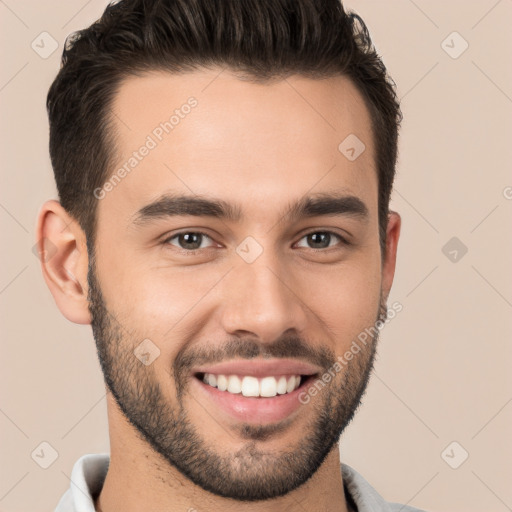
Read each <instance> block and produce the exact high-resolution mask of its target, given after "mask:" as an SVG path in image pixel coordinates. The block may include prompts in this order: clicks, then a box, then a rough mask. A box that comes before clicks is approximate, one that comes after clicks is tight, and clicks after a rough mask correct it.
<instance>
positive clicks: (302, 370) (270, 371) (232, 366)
mask: <svg viewBox="0 0 512 512" xmlns="http://www.w3.org/2000/svg"><path fill="white" fill-rule="evenodd" d="M320 371H321V369H319V367H318V366H315V365H312V364H309V363H306V362H303V361H297V360H295V359H238V360H233V361H225V362H222V363H216V364H211V365H204V366H200V367H197V368H194V370H193V372H194V373H213V374H222V375H251V376H253V377H265V376H270V375H315V374H317V373H319V372H320Z"/></svg>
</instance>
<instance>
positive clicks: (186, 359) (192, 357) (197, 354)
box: [173, 336, 336, 383]
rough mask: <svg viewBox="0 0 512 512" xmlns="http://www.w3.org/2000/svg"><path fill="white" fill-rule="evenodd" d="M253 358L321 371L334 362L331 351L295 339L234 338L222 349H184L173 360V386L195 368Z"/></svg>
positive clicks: (288, 337) (289, 337)
mask: <svg viewBox="0 0 512 512" xmlns="http://www.w3.org/2000/svg"><path fill="white" fill-rule="evenodd" d="M256 357H262V358H265V359H269V358H283V359H284V358H289V359H300V360H303V361H306V362H309V363H313V364H315V365H317V366H320V367H321V368H323V369H327V368H330V367H331V366H332V365H333V364H334V362H335V361H336V356H335V354H334V352H333V351H332V350H330V349H328V348H326V347H314V346H312V345H311V344H308V343H307V342H305V341H304V340H303V339H302V338H300V337H298V336H285V337H281V338H279V339H278V340H276V341H275V342H272V343H262V342H261V341H258V340H256V339H254V338H236V339H231V340H228V341H227V342H226V343H225V344H224V345H222V347H184V348H183V349H182V350H181V351H180V352H179V353H178V355H177V356H176V358H175V360H174V363H173V372H174V376H175V380H176V383H183V382H184V379H186V377H187V376H188V375H190V370H191V369H192V368H193V367H195V366H200V365H204V364H213V363H219V362H221V361H225V360H229V359H237V358H240V359H254V358H256Z"/></svg>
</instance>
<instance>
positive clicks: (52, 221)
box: [36, 200, 91, 324]
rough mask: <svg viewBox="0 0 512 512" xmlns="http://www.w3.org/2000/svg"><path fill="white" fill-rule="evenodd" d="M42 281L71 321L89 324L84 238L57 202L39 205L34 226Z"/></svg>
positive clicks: (82, 233) (75, 222)
mask: <svg viewBox="0 0 512 512" xmlns="http://www.w3.org/2000/svg"><path fill="white" fill-rule="evenodd" d="M36 238H37V248H38V253H39V259H40V261H41V270H42V272H43V277H44V280H45V281H46V284H47V285H48V288H49V289H50V292H51V294H52V295H53V298H54V299H55V303H56V304H57V307H58V308H59V309H60V311H61V313H62V314H63V315H64V316H65V317H66V318H67V319H68V320H70V321H71V322H74V323H77V324H90V323H91V316H90V313H89V307H88V300H87V294H88V286H87V269H88V255H87V245H86V237H85V234H84V232H83V230H82V229H81V227H80V226H79V224H78V222H77V221H76V220H75V219H74V218H73V217H71V216H70V215H69V214H68V213H67V211H66V210H64V208H63V207H62V206H61V205H60V203H59V202H58V201H54V200H51V201H47V202H46V203H44V205H43V206H42V208H41V210H40V212H39V215H38V218H37V228H36Z"/></svg>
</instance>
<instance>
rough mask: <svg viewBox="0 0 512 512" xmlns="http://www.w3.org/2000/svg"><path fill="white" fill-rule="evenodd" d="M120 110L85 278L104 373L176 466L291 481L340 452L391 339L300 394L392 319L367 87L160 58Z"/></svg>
mask: <svg viewBox="0 0 512 512" xmlns="http://www.w3.org/2000/svg"><path fill="white" fill-rule="evenodd" d="M191 98H192V99H191ZM112 111H113V113H114V114H115V115H114V117H113V119H114V129H115V133H116V141H117V143H116V147H115V155H116V159H117V166H116V167H115V168H114V169H112V171H111V174H110V175H109V183H110V185H108V184H107V185H106V186H104V187H103V188H102V189H101V190H97V191H96V195H97V197H98V198H99V199H98V210H97V218H98V226H97V235H96V239H95V254H94V255H91V256H92V257H91V259H90V267H89V275H88V279H89V299H90V311H91V315H92V318H93V321H92V325H93V332H94V336H95V339H96V344H97V348H98V354H99V357H100V362H101V366H102V369H103V372H104V376H105V380H106V383H107V386H108V388H109V390H110V392H111V393H112V395H113V396H114V398H115V400H116V402H117V404H118V406H119V409H120V411H122V414H123V415H124V419H125V420H126V421H127V422H129V423H130V424H131V426H132V427H133V428H134V429H135V430H136V431H137V432H138V434H140V436H141V437H142V438H143V439H144V440H145V441H147V443H148V449H152V450H154V452H155V453H156V454H158V460H159V461H160V463H161V464H164V465H165V464H168V465H171V466H173V467H175V468H177V469H178V470H179V471H180V472H181V473H182V474H184V475H185V476H187V477H188V478H189V479H190V480H192V481H193V482H194V483H196V484H198V485H200V486H201V487H202V488H204V489H206V490H209V491H211V492H213V493H215V494H217V495H221V496H225V497H230V498H234V499H238V500H261V499H269V498H272V497H276V496H280V495H283V494H286V493H287V492H289V491H291V490H292V489H294V488H296V487H298V486H299V485H301V484H302V483H304V482H305V481H306V480H307V479H308V478H310V477H311V476H312V475H313V474H314V472H315V471H316V470H317V469H318V468H319V467H320V465H321V463H322V462H323V460H324V459H325V457H326V456H327V454H328V453H329V452H330V451H331V450H332V449H333V447H335V443H336V441H337V439H338V438H339V435H340V433H341V432H342V430H343V428H344V427H345V426H346V425H347V423H348V422H349V421H350V419H351V418H352V416H353V414H354V411H355V409H356V408H357V406H358V404H359V403H360V398H361V396H362V394H363V392H364V389H365V387H366V384H367V380H368V376H369V373H370V371H371V368H372V363H373V359H374V354H375V345H376V342H377V340H376V339H373V340H371V342H369V343H367V344H366V345H365V346H364V347H363V349H362V350H361V351H360V352H359V353H358V354H357V355H356V356H354V358H353V359H351V360H350V361H347V362H346V364H345V365H343V366H342V369H341V370H340V371H336V372H335V373H334V376H333V377H332V378H331V379H330V381H329V382H328V384H326V385H325V386H322V387H321V389H320V390H319V391H318V392H317V393H316V394H315V395H314V396H310V397H309V400H308V401H307V403H304V402H305V400H300V399H299V398H300V397H301V396H302V397H304V396H305V395H304V394H305V392H306V390H308V389H310V388H311V386H312V385H313V384H314V383H315V382H316V381H317V379H319V378H322V375H325V373H326V371H327V370H328V369H329V368H331V369H332V367H333V365H334V364H335V362H336V361H337V360H338V358H339V357H343V354H344V353H345V352H346V351H347V350H348V348H349V347H350V345H351V343H352V342H353V340H355V339H356V338H357V336H358V335H359V334H360V333H361V332H363V331H364V330H365V329H368V328H369V327H373V326H374V324H375V322H376V320H378V318H379V317H381V318H382V316H384V314H385V297H386V296H387V292H388V291H389V290H388V289H387V287H386V286H385V285H384V283H383V278H382V277H383V269H382V261H381V252H380V246H379V234H378V216H377V207H378V204H377V195H378V194H377V193H378V182H377V171H376V168H375V163H374V161H375V158H374V149H373V142H372V137H371V125H370V118H369V114H368V111H367V109H366V107H365V105H364V102H363V100H362V98H361V96H360V94H359V93H358V92H357V90H356V89H355V88H354V86H353V85H352V84H351V83H350V82H349V81H348V80H347V79H346V78H343V77H335V78H330V79H326V80H310V79H306V78H299V77H292V78H289V79H287V80H286V81H277V82H273V83H270V84H265V85H261V84H253V83H248V82H244V81H242V80H239V79H238V78H237V77H235V76H234V75H232V74H230V73H228V72H226V71H224V72H223V73H221V74H220V75H219V71H218V70H217V71H215V72H213V71H201V72H195V73H190V74H184V75H180V76H176V75H171V74H167V73H156V72H155V73H151V74H148V75H146V76H143V77H134V78H129V79H127V80H125V81H124V82H123V84H122V86H121V88H120V90H119V92H118V94H117V96H116V98H115V101H114V103H113V105H112ZM171 116H174V117H171ZM166 122H167V123H168V124H165V123H166ZM350 134H354V135H356V136H357V138H358V139H359V140H360V141H361V142H362V143H363V144H364V145H365V150H364V151H363V152H362V153H361V154H360V155H359V156H358V158H356V159H355V160H354V159H353V158H352V159H349V158H347V156H346V154H347V153H346V152H345V154H344V153H343V152H342V151H340V150H339V149H338V146H339V145H340V143H342V141H344V139H345V138H346V137H347V136H349V135H350ZM358 144H359V143H358ZM143 147H146V148H147V149H146V150H144V149H142V148H143ZM358 147H361V146H358ZM356 150H357V148H356ZM350 156H353V155H350ZM123 168H124V169H125V172H122V171H118V169H123ZM114 175H116V176H117V177H116V178H115V177H114ZM331 372H332V370H331ZM149 447H150V448H149Z"/></svg>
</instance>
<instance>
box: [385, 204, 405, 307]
mask: <svg viewBox="0 0 512 512" xmlns="http://www.w3.org/2000/svg"><path fill="white" fill-rule="evenodd" d="M401 225H402V219H401V218H400V215H399V214H398V213H397V212H393V211H390V212H389V215H388V225H387V228H386V249H385V251H386V252H385V254H384V259H383V266H382V296H383V298H384V300H385V301H387V300H388V296H389V292H390V290H391V285H392V284H393V278H394V276H395V266H396V254H397V249H398V239H399V238H400V227H401Z"/></svg>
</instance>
